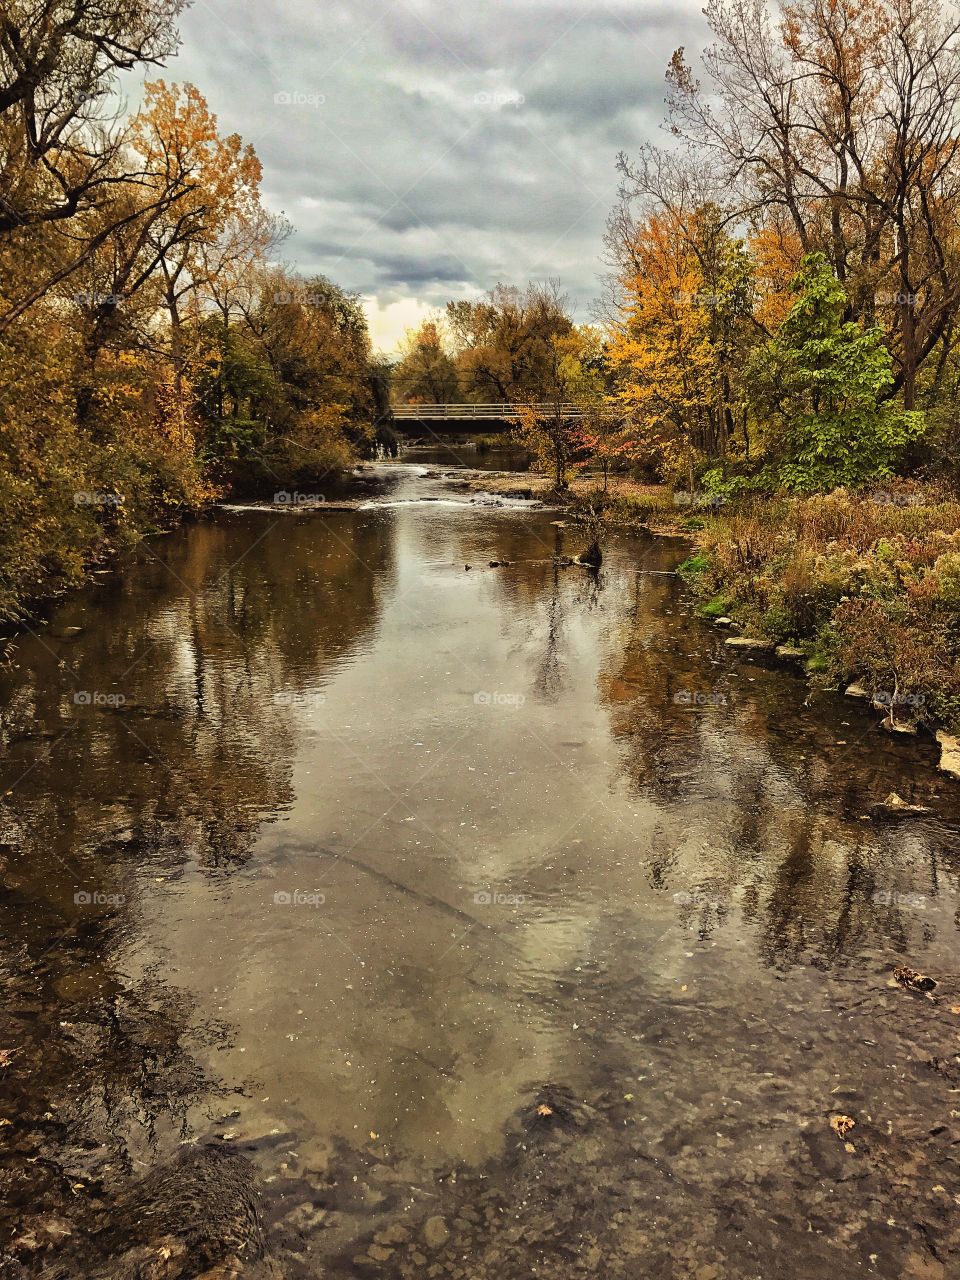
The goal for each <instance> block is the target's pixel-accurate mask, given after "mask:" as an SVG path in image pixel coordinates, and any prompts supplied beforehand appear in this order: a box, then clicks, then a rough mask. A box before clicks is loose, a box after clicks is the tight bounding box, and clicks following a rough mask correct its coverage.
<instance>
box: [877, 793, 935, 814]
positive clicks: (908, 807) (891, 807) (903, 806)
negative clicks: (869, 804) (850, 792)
mask: <svg viewBox="0 0 960 1280" xmlns="http://www.w3.org/2000/svg"><path fill="white" fill-rule="evenodd" d="M873 809H874V812H875V813H877V814H880V815H881V816H889V817H898V816H900V815H901V814H903V815H907V814H911V813H932V812H933V810H932V809H930V808H929V807H928V806H927V805H925V804H907V802H906V800H904V798H903V796H900V795H897V793H896V791H891V792H890V794H889V795H888V796H887V798H886V800H882V801H880V803H879V804H876V805H874V806H873Z"/></svg>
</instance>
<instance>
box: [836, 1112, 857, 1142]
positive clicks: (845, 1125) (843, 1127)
mask: <svg viewBox="0 0 960 1280" xmlns="http://www.w3.org/2000/svg"><path fill="white" fill-rule="evenodd" d="M856 1123H857V1122H856V1120H854V1119H853V1117H852V1116H831V1118H830V1128H831V1129H832V1130H833V1132H834V1133H835V1134H836V1135H837V1137H838V1138H845V1137H846V1136H847V1134H848V1133H849V1132H850V1130H851V1129H852V1128H854V1126H855V1125H856Z"/></svg>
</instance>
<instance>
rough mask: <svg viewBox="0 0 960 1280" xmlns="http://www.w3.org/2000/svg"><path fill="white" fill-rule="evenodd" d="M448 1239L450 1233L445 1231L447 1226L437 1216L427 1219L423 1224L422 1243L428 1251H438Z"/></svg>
mask: <svg viewBox="0 0 960 1280" xmlns="http://www.w3.org/2000/svg"><path fill="white" fill-rule="evenodd" d="M449 1239H450V1232H449V1231H448V1230H447V1224H446V1223H445V1222H444V1220H443V1218H442V1217H441V1216H440V1215H439V1214H435V1215H434V1217H432V1218H428V1219H427V1220H426V1222H425V1223H424V1224H423V1242H424V1244H425V1245H426V1246H427V1248H428V1249H439V1247H440V1246H441V1245H442V1244H446V1243H447V1241H448V1240H449Z"/></svg>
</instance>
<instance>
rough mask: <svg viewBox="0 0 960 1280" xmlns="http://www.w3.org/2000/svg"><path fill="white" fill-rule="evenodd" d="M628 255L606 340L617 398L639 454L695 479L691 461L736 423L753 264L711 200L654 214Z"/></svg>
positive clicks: (715, 453)
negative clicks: (689, 210) (684, 212)
mask: <svg viewBox="0 0 960 1280" xmlns="http://www.w3.org/2000/svg"><path fill="white" fill-rule="evenodd" d="M630 253H631V257H630V267H629V269H628V271H626V272H625V273H624V276H623V279H622V290H623V294H624V298H625V300H626V306H625V308H624V310H623V311H622V312H621V314H620V317H619V319H618V321H617V322H616V323H615V324H614V326H613V328H612V331H611V335H610V346H609V359H610V363H611V366H612V368H613V370H614V372H615V374H616V380H617V400H618V403H619V405H620V406H621V408H622V410H623V411H624V412H625V413H626V414H628V415H629V416H630V418H631V419H632V421H633V423H634V424H635V428H636V435H637V438H636V454H637V456H638V457H639V458H645V459H646V460H647V461H652V462H655V463H656V464H657V465H658V466H660V467H661V469H662V470H663V472H664V473H665V474H666V475H669V476H674V477H676V476H679V475H681V474H686V476H687V478H688V480H689V482H690V484H691V486H692V482H693V472H694V469H695V467H696V466H697V465H699V463H700V462H702V461H704V460H707V459H714V458H721V457H723V456H724V455H725V454H726V452H727V449H728V446H729V443H730V439H731V436H732V434H733V432H734V429H735V421H734V418H735V410H736V409H737V408H738V404H737V393H736V386H737V383H738V369H739V366H740V365H741V364H742V360H743V354H744V350H745V349H746V347H747V345H748V343H749V341H751V340H752V338H753V334H754V326H753V323H752V316H751V265H750V262H749V259H748V257H747V255H746V253H745V251H744V249H743V247H742V245H740V244H739V242H737V241H735V240H733V239H732V238H731V237H730V236H729V235H728V234H727V233H726V232H725V231H724V229H723V227H722V224H721V221H720V220H719V219H718V217H717V216H716V211H715V210H714V209H713V208H712V207H708V208H706V209H702V210H698V211H697V212H696V213H694V214H691V215H690V216H689V217H686V218H684V217H682V216H680V215H678V214H677V213H676V212H675V211H672V210H664V211H662V212H657V213H653V214H651V215H650V216H649V217H648V218H647V219H646V220H645V221H644V222H642V223H640V224H639V225H637V226H636V227H635V230H634V241H633V245H632V247H631V251H630ZM740 417H741V419H742V414H741V415H740ZM746 443H747V441H746V434H745V431H744V451H746Z"/></svg>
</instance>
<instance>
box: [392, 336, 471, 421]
mask: <svg viewBox="0 0 960 1280" xmlns="http://www.w3.org/2000/svg"><path fill="white" fill-rule="evenodd" d="M393 382H394V386H395V388H396V392H397V395H398V396H399V398H400V399H401V400H403V401H404V402H405V403H407V404H453V403H456V401H457V399H458V396H459V387H458V382H457V366H456V365H455V364H454V362H453V357H452V356H451V355H450V353H449V351H448V350H447V341H446V338H445V335H444V332H443V329H442V326H441V323H440V322H439V321H437V320H424V322H423V324H421V326H420V328H419V329H411V330H408V331H407V334H406V337H405V338H404V341H403V344H402V347H401V354H400V360H399V361H398V363H397V366H396V368H395V370H394V374H393Z"/></svg>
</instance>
